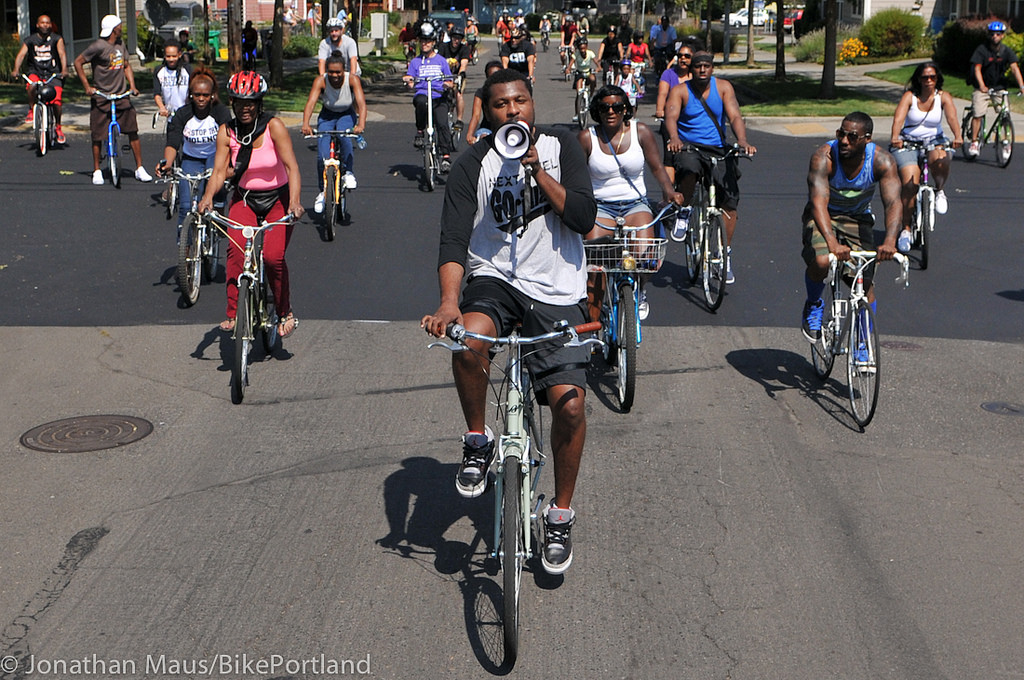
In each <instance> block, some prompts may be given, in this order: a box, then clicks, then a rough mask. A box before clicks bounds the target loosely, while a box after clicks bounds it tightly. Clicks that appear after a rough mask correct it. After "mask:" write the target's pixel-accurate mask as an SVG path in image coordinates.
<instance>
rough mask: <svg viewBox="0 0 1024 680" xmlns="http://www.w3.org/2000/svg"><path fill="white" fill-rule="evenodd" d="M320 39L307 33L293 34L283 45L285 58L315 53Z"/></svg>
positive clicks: (296, 57) (307, 55)
mask: <svg viewBox="0 0 1024 680" xmlns="http://www.w3.org/2000/svg"><path fill="white" fill-rule="evenodd" d="M319 46H320V41H319V40H317V39H316V38H314V37H312V36H308V35H293V36H292V37H291V38H290V39H289V40H288V43H287V44H286V45H285V46H284V58H285V59H299V58H301V57H312V56H314V55H316V51H317V48H318V47H319Z"/></svg>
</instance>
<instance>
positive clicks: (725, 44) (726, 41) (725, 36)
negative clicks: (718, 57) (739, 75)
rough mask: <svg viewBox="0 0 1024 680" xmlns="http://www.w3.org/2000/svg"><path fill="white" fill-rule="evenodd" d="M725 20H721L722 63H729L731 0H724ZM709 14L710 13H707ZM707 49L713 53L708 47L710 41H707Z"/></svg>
mask: <svg viewBox="0 0 1024 680" xmlns="http://www.w3.org/2000/svg"><path fill="white" fill-rule="evenodd" d="M709 4H710V0H709ZM724 9H725V14H724V16H725V21H723V22H722V63H723V64H728V63H729V51H730V50H729V47H730V43H732V25H731V24H730V23H729V15H730V14H732V0H725V8H724ZM708 16H710V13H709V14H708ZM708 45H709V48H708V49H709V51H710V52H711V53H712V54H714V52H715V51H714V50H713V49H711V48H710V45H711V43H708Z"/></svg>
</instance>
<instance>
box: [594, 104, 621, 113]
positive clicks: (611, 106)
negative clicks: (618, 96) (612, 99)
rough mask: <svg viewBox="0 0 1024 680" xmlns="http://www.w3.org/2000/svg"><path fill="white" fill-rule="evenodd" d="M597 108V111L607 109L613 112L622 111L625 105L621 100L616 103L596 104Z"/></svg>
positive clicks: (605, 111)
mask: <svg viewBox="0 0 1024 680" xmlns="http://www.w3.org/2000/svg"><path fill="white" fill-rule="evenodd" d="M597 110H598V112H599V113H608V112H609V111H614V112H615V113H622V112H623V111H625V110H626V105H625V104H623V103H622V102H619V103H618V104H598V105H597Z"/></svg>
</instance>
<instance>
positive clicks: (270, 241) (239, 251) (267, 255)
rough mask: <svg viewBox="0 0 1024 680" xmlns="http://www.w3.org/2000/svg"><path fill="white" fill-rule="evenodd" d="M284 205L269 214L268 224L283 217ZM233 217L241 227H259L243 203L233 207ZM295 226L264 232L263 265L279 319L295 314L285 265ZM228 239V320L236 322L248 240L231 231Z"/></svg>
mask: <svg viewBox="0 0 1024 680" xmlns="http://www.w3.org/2000/svg"><path fill="white" fill-rule="evenodd" d="M284 213H285V209H284V204H282V203H281V201H278V202H277V203H275V204H274V207H273V208H271V209H270V212H269V213H267V222H273V221H274V220H279V219H281V218H282V217H284ZM228 217H230V218H231V219H232V220H234V221H235V222H238V223H239V224H256V223H257V219H256V213H254V212H253V211H252V208H250V207H249V205H248V204H247V203H246V202H245V201H242V200H237V201H235V202H234V203H233V204H232V205H231V210H230V211H229V212H228ZM294 226H295V225H294V224H288V225H281V224H279V225H277V226H275V227H273V228H272V229H271V230H270V231H265V232H263V265H264V271H265V272H266V276H267V281H268V282H269V283H270V290H271V291H272V292H273V293H274V308H275V309H276V310H277V315H278V316H279V317H280V318H282V319H283V318H284V317H286V316H288V314H289V313H290V312H291V311H292V304H291V293H290V291H289V288H288V263H286V262H285V261H284V251H285V249H287V248H288V242H289V241H291V239H292V228H293V227H294ZM228 237H229V238H230V239H231V241H232V243H231V244H229V245H228V256H227V279H228V318H229V319H234V318H235V314H236V311H237V309H238V275H239V274H241V273H242V268H243V267H244V266H245V238H243V237H242V232H241V231H240V230H238V229H229V230H228Z"/></svg>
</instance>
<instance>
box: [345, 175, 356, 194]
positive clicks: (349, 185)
mask: <svg viewBox="0 0 1024 680" xmlns="http://www.w3.org/2000/svg"><path fill="white" fill-rule="evenodd" d="M342 180H343V181H344V182H345V188H346V189H348V190H349V191H352V190H353V189H355V188H356V176H355V175H353V174H352V173H351V172H346V173H345V176H344V177H342Z"/></svg>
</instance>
